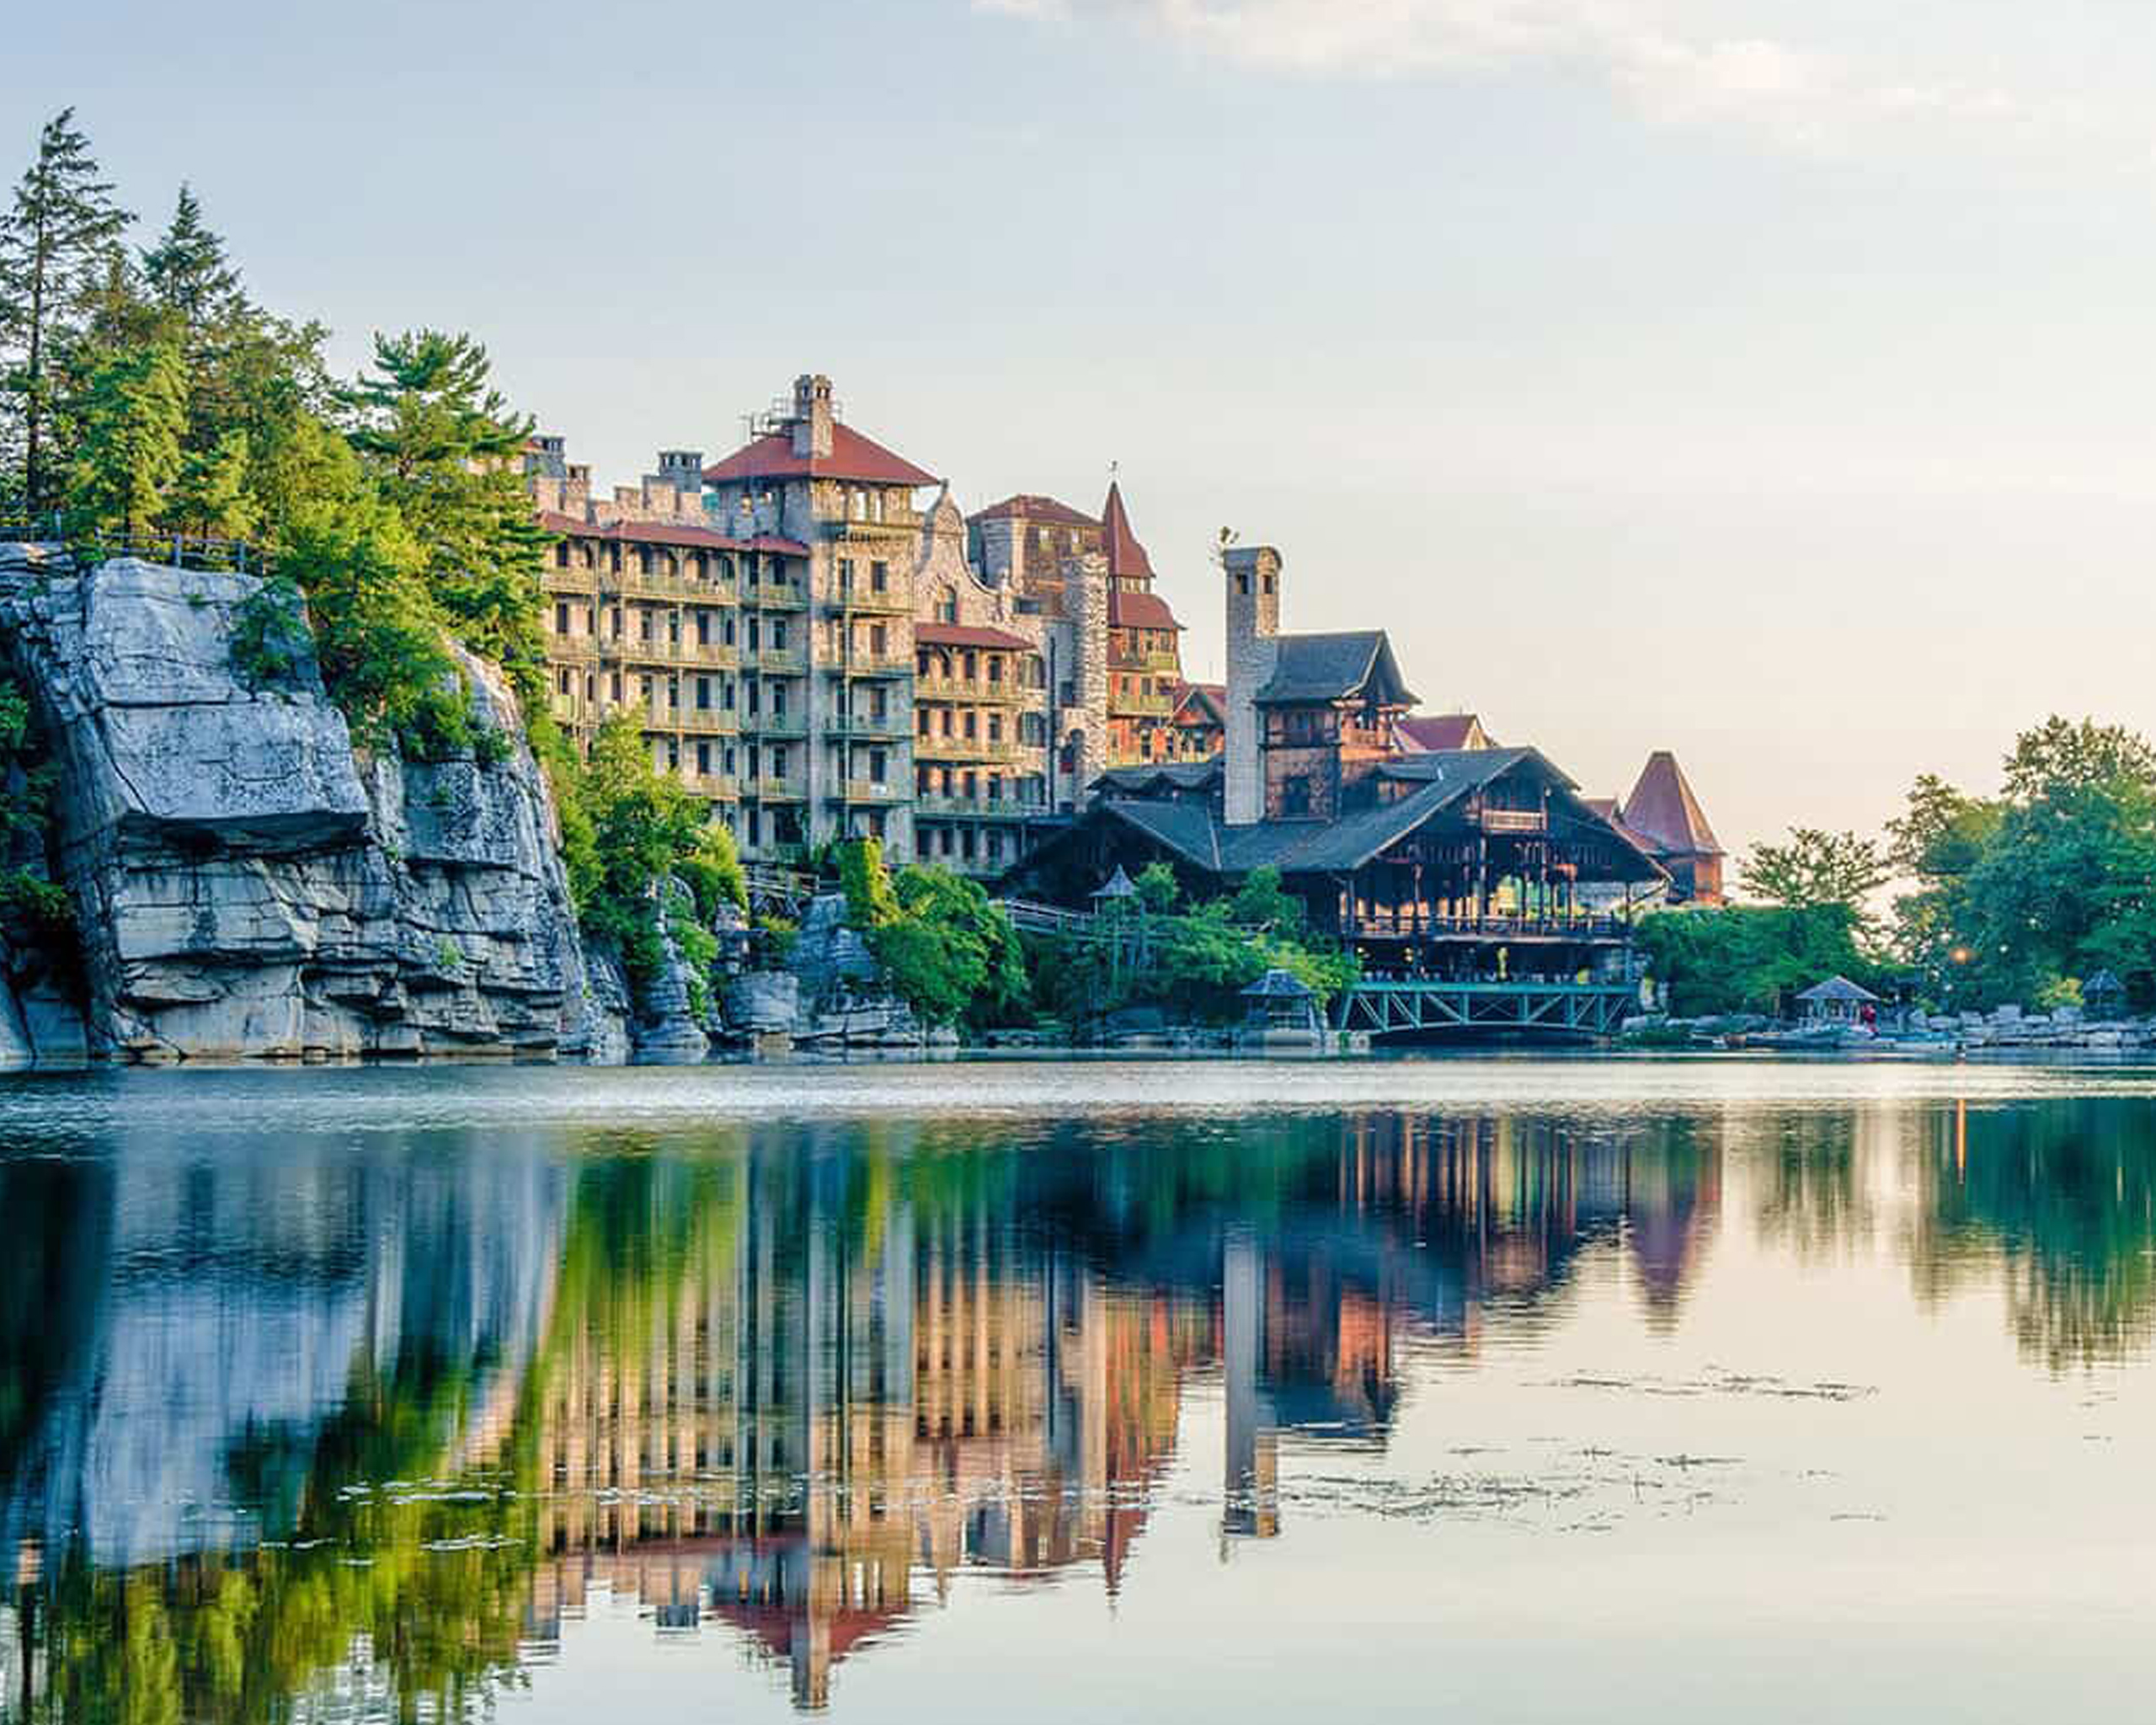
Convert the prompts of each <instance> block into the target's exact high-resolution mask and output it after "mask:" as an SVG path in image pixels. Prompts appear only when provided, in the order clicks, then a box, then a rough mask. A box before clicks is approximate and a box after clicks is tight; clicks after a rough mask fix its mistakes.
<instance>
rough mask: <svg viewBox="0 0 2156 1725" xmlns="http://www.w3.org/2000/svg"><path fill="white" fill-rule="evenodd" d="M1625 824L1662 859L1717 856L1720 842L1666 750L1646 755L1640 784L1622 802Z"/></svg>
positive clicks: (1681, 771) (1682, 773)
mask: <svg viewBox="0 0 2156 1725" xmlns="http://www.w3.org/2000/svg"><path fill="white" fill-rule="evenodd" d="M1623 820H1624V822H1625V825H1627V826H1629V827H1630V828H1631V830H1633V831H1634V832H1636V833H1640V834H1641V835H1643V836H1646V838H1648V839H1650V840H1652V841H1653V842H1654V844H1655V846H1657V848H1658V849H1659V850H1660V851H1661V852H1662V854H1663V855H1665V856H1670V857H1719V856H1721V854H1722V848H1721V840H1719V839H1717V838H1716V836H1715V830H1714V829H1713V828H1712V827H1711V826H1709V825H1707V816H1706V811H1705V809H1701V808H1700V799H1699V798H1697V797H1695V796H1694V795H1693V794H1692V787H1691V785H1690V784H1689V783H1688V782H1686V780H1685V777H1684V768H1683V767H1681V766H1678V764H1677V757H1676V756H1674V755H1673V754H1671V753H1670V752H1669V750H1667V749H1657V750H1655V752H1654V753H1653V754H1652V755H1650V756H1647V764H1646V766H1643V767H1641V769H1640V782H1638V783H1637V784H1636V785H1634V786H1633V787H1632V794H1631V795H1630V796H1629V797H1627V798H1625V810H1624V814H1623Z"/></svg>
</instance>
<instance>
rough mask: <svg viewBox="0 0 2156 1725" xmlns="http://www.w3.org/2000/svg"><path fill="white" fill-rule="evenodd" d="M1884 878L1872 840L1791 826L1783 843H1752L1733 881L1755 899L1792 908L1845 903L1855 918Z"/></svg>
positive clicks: (1884, 866) (1884, 867) (1883, 864)
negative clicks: (1750, 849)
mask: <svg viewBox="0 0 2156 1725" xmlns="http://www.w3.org/2000/svg"><path fill="white" fill-rule="evenodd" d="M1886 882H1887V863H1886V860H1885V859H1884V858H1883V857H1881V855H1880V853H1879V846H1878V845H1877V843H1876V841H1873V840H1870V839H1867V838H1862V837H1860V836H1858V835H1857V834H1855V833H1853V832H1822V831H1821V830H1819V829H1818V828H1817V827H1812V826H1799V827H1793V828H1791V829H1790V836H1789V841H1788V842H1787V843H1786V844H1780V845H1769V844H1759V845H1754V846H1753V847H1752V851H1751V854H1750V855H1749V856H1748V857H1746V858H1745V859H1744V863H1743V866H1742V868H1741V869H1740V870H1739V871H1738V873H1737V884H1738V885H1739V886H1741V887H1742V889H1743V890H1744V891H1746V892H1748V893H1749V894H1750V895H1752V896H1753V897H1754V898H1757V899H1764V900H1766V901H1767V902H1768V903H1769V904H1774V905H1785V906H1786V907H1788V908H1790V909H1792V910H1801V909H1806V908H1809V907H1811V906H1812V905H1848V906H1849V908H1850V909H1851V910H1853V911H1857V912H1858V915H1859V921H1860V922H1861V921H1862V916H1863V905H1864V901H1865V899H1866V898H1867V897H1868V896H1870V895H1871V894H1872V893H1874V892H1876V891H1877V890H1878V889H1879V888H1880V887H1881V886H1883V885H1885V884H1886Z"/></svg>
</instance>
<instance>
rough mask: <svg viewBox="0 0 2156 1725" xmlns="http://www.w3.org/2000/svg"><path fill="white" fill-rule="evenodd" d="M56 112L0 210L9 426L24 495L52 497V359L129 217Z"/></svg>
mask: <svg viewBox="0 0 2156 1725" xmlns="http://www.w3.org/2000/svg"><path fill="white" fill-rule="evenodd" d="M74 119H75V110H74V109H72V108H64V109H61V111H60V112H59V113H58V114H56V115H54V116H53V117H52V118H51V120H47V121H46V122H45V127H44V129H43V130H42V131H40V133H39V135H38V145H37V155H36V157H35V159H34V160H33V161H32V162H31V163H30V166H29V169H28V170H27V171H26V172H25V173H24V175H23V178H22V180H21V182H20V183H19V184H18V185H17V187H16V189H15V196H14V202H13V206H12V207H11V208H10V209H9V210H8V211H7V212H6V214H5V215H4V216H0V355H4V357H5V359H6V361H7V364H6V366H5V370H4V371H0V385H4V390H5V397H6V400H7V403H8V415H7V416H8V419H9V421H10V422H11V424H10V430H12V431H13V433H14V435H15V439H16V441H19V444H20V447H21V460H22V483H23V499H24V503H25V504H26V505H28V506H29V509H30V510H33V511H35V510H41V509H44V508H45V507H46V506H47V505H49V504H50V503H51V501H52V494H53V490H54V487H53V484H52V476H51V467H52V462H51V452H50V450H49V447H48V444H49V440H50V432H51V419H52V415H53V405H54V390H53V376H54V371H55V364H54V361H55V359H56V356H57V355H60V354H61V353H63V352H64V351H65V350H66V349H67V345H68V344H69V343H70V341H71V340H72V339H74V337H75V336H76V335H77V334H78V333H79V331H80V329H81V327H82V321H83V315H84V312H85V310H86V307H87V305H88V301H89V300H90V298H91V296H93V294H94V293H95V292H96V291H97V290H98V288H99V286H100V284H101V283H102V282H103V280H104V279H105V277H106V276H107V275H108V274H109V270H110V268H111V265H112V263H113V260H114V259H115V257H116V256H117V255H118V254H119V252H120V236H121V235H122V234H123V233H124V232H125V231H126V228H127V224H128V222H129V221H130V220H131V217H130V216H128V215H127V213H126V212H125V211H123V210H121V209H120V206H118V205H116V204H115V203H114V202H113V200H112V190H113V188H112V185H111V183H110V182H109V181H108V180H105V179H103V178H101V177H100V176H101V170H100V169H99V167H98V164H97V161H96V158H94V157H93V156H92V155H91V153H90V144H89V140H88V138H87V137H85V136H83V134H82V133H81V132H79V131H77V130H76V129H75V126H74Z"/></svg>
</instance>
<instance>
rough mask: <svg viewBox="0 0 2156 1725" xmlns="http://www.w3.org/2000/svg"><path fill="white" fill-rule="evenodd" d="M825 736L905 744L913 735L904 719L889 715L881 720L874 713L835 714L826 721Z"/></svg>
mask: <svg viewBox="0 0 2156 1725" xmlns="http://www.w3.org/2000/svg"><path fill="white" fill-rule="evenodd" d="M824 734H825V736H827V737H862V738H866V739H867V740H868V741H870V742H874V743H894V744H896V743H903V742H905V740H906V739H907V738H908V737H909V736H910V735H911V734H912V733H911V732H910V730H909V729H907V727H906V722H905V718H902V717H901V716H900V715H899V714H898V713H885V714H883V716H882V717H881V718H878V717H877V716H875V715H874V714H873V713H833V714H831V716H830V718H826V719H825V721H824Z"/></svg>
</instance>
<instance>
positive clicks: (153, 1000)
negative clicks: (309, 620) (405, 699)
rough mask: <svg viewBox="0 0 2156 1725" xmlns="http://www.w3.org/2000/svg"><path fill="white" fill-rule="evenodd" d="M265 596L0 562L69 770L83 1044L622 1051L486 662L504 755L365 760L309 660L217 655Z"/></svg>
mask: <svg viewBox="0 0 2156 1725" xmlns="http://www.w3.org/2000/svg"><path fill="white" fill-rule="evenodd" d="M257 588H258V584H257V583H256V582H255V581H253V579H250V578H248V577H246V576H242V575H236V574H204V573H199V572H192V571H182V570H178V569H167V568H162V567H157V566H155V565H151V564H146V563H139V562H136V561H133V560H131V559H121V560H116V561H114V562H111V563H104V564H103V565H100V566H99V567H98V568H96V569H91V570H89V571H88V572H87V573H85V574H76V573H75V572H73V571H72V569H69V568H68V567H67V565H66V564H65V563H64V561H60V560H56V561H55V562H54V563H51V564H50V565H46V564H45V563H43V562H42V561H41V559H40V553H38V552H36V551H35V550H32V549H26V548H24V547H0V652H4V654H5V655H6V657H7V658H8V660H9V662H10V664H11V666H12V668H13V670H14V671H15V672H16V674H17V675H18V676H19V677H20V678H21V680H22V681H23V682H24V685H25V686H26V687H27V689H28V690H29V693H30V695H31V697H32V698H33V700H34V701H35V702H36V704H37V706H38V708H39V709H40V716H41V718H43V719H44V721H45V727H46V729H47V730H48V732H49V734H51V738H52V740H53V746H54V750H55V754H56V761H57V765H58V766H59V770H60V774H61V778H60V786H59V791H58V794H57V797H56V808H57V809H58V812H59V817H60V831H59V841H60V857H61V876H62V878H63V879H64V881H65V884H67V888H68V889H69V892H70V894H71V895H72V898H73V900H74V902H75V905H76V909H77V916H78V919H79V921H80V924H81V927H82V931H83V953H82V960H83V963H82V969H83V975H84V976H85V979H86V991H87V996H88V1014H87V1022H88V1040H89V1044H90V1049H91V1052H92V1053H93V1055H98V1056H100V1057H104V1058H120V1059H126V1060H178V1059H195V1058H202V1059H244V1058H284V1059H302V1058H328V1059H336V1058H346V1057H366V1056H383V1055H445V1054H448V1055H521V1056H527V1057H542V1058H543V1057H551V1056H556V1055H579V1056H580V1055H596V1056H598V1057H600V1058H606V1057H608V1056H609V1055H618V1052H619V1050H620V1049H621V1048H622V1047H623V1046H624V1045H625V1038H624V1034H623V1031H622V1025H621V1023H620V1010H621V1007H620V995H621V992H622V991H620V990H619V989H618V986H617V984H618V978H611V979H609V978H606V977H595V975H594V974H593V970H592V967H591V966H590V964H588V963H587V961H586V959H585V955H584V950H583V948H582V945H581V943H580V942H579V939H578V936H577V932H576V922H575V916H574V909H573V906H572V904H571V901H570V899H569V894H568V883H567V880H566V879H565V878H564V875H563V869H562V865H561V861H560V857H559V854H558V847H557V845H556V843H555V841H554V836H553V829H554V821H553V811H552V803H551V800H550V798H549V795H548V792H547V783H546V779H545V776H544V775H543V773H542V772H541V771H540V769H539V767H538V766H537V764H536V762H535V761H533V759H532V756H531V751H530V750H528V749H527V748H526V746H525V745H524V743H523V740H522V725H521V723H520V718H519V715H518V713H517V711H516V708H515V701H514V699H513V697H511V696H510V693H509V692H508V691H507V690H506V688H504V686H503V685H502V684H501V682H500V681H499V677H498V676H496V675H495V674H494V672H493V670H491V669H490V668H488V667H487V666H485V665H482V664H481V663H479V662H478V661H477V660H470V661H467V664H466V665H465V667H464V669H465V674H466V676H467V678H468V679H469V681H470V682H471V684H472V688H473V690H474V692H475V698H476V702H477V704H478V707H479V708H480V709H481V710H482V712H483V715H484V718H485V721H486V724H487V725H488V727H489V728H490V729H491V730H492V731H493V732H494V734H495V735H496V736H497V737H499V740H500V742H501V745H502V746H501V747H500V748H499V758H498V759H497V758H494V754H495V752H496V751H494V750H489V751H488V758H486V759H481V758H478V757H475V756H467V757H466V758H462V759H451V760H448V761H439V762H421V761H407V760H403V759H401V758H399V757H398V756H397V755H396V754H395V752H394V751H387V752H383V753H382V754H378V755H376V756H372V757H361V756H357V755H355V751H354V749H353V746H352V743H351V739H350V734H349V733H348V732H347V730H346V728H345V724H344V718H343V716H342V715H341V714H340V713H339V712H338V711H337V709H336V708H334V706H333V705H331V703H330V702H328V699H327V698H326V697H325V696H324V694H323V687H322V682H321V678H320V676H319V675H318V671H317V670H316V668H315V667H314V665H312V663H311V662H302V664H300V665H298V666H297V667H296V669H295V670H292V671H291V673H290V674H289V675H286V676H280V677H279V678H278V679H277V681H276V685H275V686H274V687H269V688H258V687H255V686H252V684H251V683H250V681H248V679H246V678H244V677H243V676H241V675H240V673H239V672H238V671H237V670H236V669H235V667H234V665H233V663H232V634H233V626H234V622H235V621H236V618H237V614H238V613H239V611H240V610H241V607H243V606H244V605H245V604H246V603H247V601H248V600H249V599H250V597H251V596H252V595H253V594H254V592H255V591H256V590H257Z"/></svg>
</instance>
